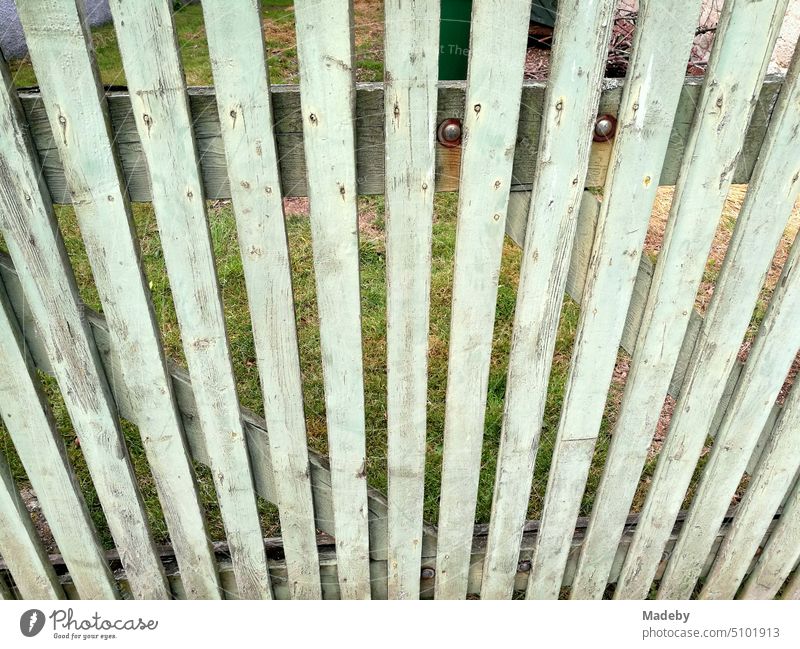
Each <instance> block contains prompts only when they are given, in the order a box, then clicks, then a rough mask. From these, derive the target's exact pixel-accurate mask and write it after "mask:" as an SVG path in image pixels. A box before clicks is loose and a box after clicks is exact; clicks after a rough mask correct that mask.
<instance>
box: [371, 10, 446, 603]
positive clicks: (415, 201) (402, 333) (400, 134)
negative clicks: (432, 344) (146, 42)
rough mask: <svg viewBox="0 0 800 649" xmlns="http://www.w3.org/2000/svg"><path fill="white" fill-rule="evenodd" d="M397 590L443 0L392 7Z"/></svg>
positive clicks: (392, 537)
mask: <svg viewBox="0 0 800 649" xmlns="http://www.w3.org/2000/svg"><path fill="white" fill-rule="evenodd" d="M384 13H385V23H386V37H385V51H386V55H385V59H386V60H385V72H384V77H385V80H386V85H385V90H384V99H385V114H386V117H385V119H386V346H387V350H386V358H387V360H386V381H387V404H386V414H387V429H388V430H387V436H388V479H389V492H388V497H389V520H388V528H389V557H388V569H389V575H388V594H389V597H390V598H391V599H418V598H419V583H420V580H419V575H420V569H421V561H422V527H423V504H424V489H425V449H426V439H427V409H428V324H429V311H430V284H431V242H432V227H433V196H434V171H435V167H434V164H435V150H436V140H435V138H434V137H433V133H434V132H435V130H436V121H435V120H436V99H437V93H436V77H437V71H438V70H437V62H438V51H439V28H438V25H439V5H438V3H420V4H415V3H412V4H411V5H410V6H409V5H408V3H404V2H403V1H402V0H389V1H388V2H387V3H386V5H385V7H384Z"/></svg>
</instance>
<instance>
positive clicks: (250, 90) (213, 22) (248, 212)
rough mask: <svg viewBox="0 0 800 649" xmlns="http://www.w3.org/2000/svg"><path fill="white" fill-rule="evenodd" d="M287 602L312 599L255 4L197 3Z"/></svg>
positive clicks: (310, 547)
mask: <svg viewBox="0 0 800 649" xmlns="http://www.w3.org/2000/svg"><path fill="white" fill-rule="evenodd" d="M203 15H204V18H205V26H206V35H207V37H208V47H209V55H210V58H211V67H212V71H213V73H214V79H215V83H216V93H217V107H218V110H219V118H220V127H221V131H222V140H223V143H224V145H225V155H226V160H227V163H228V175H229V177H230V187H231V194H232V196H233V211H234V214H235V217H236V226H237V234H238V238H239V249H240V252H241V257H242V264H243V267H244V273H245V285H246V287H247V298H248V302H249V305H250V317H251V322H252V327H253V339H254V342H255V348H256V358H257V362H258V371H259V377H260V379H261V387H262V392H263V395H264V413H265V417H266V420H267V426H268V427H269V443H270V449H271V451H272V453H271V456H272V468H273V474H274V480H275V490H276V495H277V500H278V507H279V514H280V520H281V530H282V533H283V537H284V547H285V550H286V565H287V569H288V571H289V579H288V583H287V586H288V588H289V592H290V594H291V597H292V599H319V598H320V597H321V591H320V584H319V568H318V560H317V546H316V539H315V534H316V532H315V529H314V522H313V521H314V504H313V501H312V497H311V479H310V473H309V469H308V451H307V448H306V426H305V416H304V413H303V389H302V382H301V377H300V356H299V352H298V346H297V331H296V327H295V313H294V301H293V293H292V278H291V274H290V265H289V248H288V242H287V238H286V227H285V224H284V215H283V202H282V197H281V191H280V177H279V176H278V162H277V157H276V156H277V153H276V149H275V138H274V136H273V133H272V130H273V123H272V111H271V108H272V107H271V105H270V93H269V78H268V74H267V66H266V63H265V59H264V44H263V43H264V37H263V34H262V31H261V14H260V2H259V1H258V0H251V1H247V2H236V3H230V2H225V1H224V0H207V1H206V2H204V3H203Z"/></svg>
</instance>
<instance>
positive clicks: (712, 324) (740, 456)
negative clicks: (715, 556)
mask: <svg viewBox="0 0 800 649" xmlns="http://www.w3.org/2000/svg"><path fill="white" fill-rule="evenodd" d="M798 152H800V52H799V53H798V55H797V56H795V61H794V64H793V65H792V67H791V70H790V74H789V75H788V76H787V81H786V84H785V85H784V87H783V90H782V91H781V95H780V97H779V98H778V103H777V105H776V107H775V111H774V113H773V117H772V121H771V122H770V127H769V131H768V133H767V136H766V138H765V140H764V145H763V149H762V153H761V156H760V158H759V161H758V164H757V166H756V169H755V172H754V173H753V178H752V181H751V183H750V189H749V191H748V194H747V197H746V199H745V202H744V205H743V207H742V210H741V212H740V213H739V216H738V218H737V220H736V230H735V231H734V234H733V238H732V240H731V243H730V244H729V246H728V251H727V253H726V257H725V262H724V264H723V266H722V271H721V275H720V278H719V280H718V281H717V285H716V287H715V289H714V297H713V298H712V301H711V304H710V305H709V308H708V310H707V312H706V317H705V320H704V321H703V326H702V329H701V331H700V336H699V339H698V343H697V345H696V347H695V350H694V353H693V357H692V364H691V365H690V367H689V373H688V375H687V379H686V380H687V383H686V386H687V387H686V388H685V394H684V395H683V396H682V397H681V399H680V400H679V402H678V409H676V413H675V417H674V418H673V424H672V426H671V429H670V432H669V436H668V439H667V440H666V443H665V445H664V448H663V451H662V452H666V453H669V454H670V455H668V457H669V458H670V459H672V458H673V455H672V454H674V453H676V449H678V448H680V449H681V453H682V454H681V456H680V458H676V459H675V460H674V461H673V462H671V464H672V467H671V469H670V471H669V472H668V473H666V474H665V475H666V479H665V481H664V482H662V483H661V484H657V483H656V482H654V483H653V486H652V487H651V489H659V488H660V489H662V490H665V489H670V490H671V489H677V490H681V491H682V488H681V487H682V486H683V484H684V482H686V483H688V481H689V479H690V478H691V474H692V470H693V468H694V465H695V462H696V461H697V459H698V456H699V452H700V449H701V448H702V445H703V443H704V442H705V439H706V435H707V433H708V430H709V427H710V424H711V420H712V418H713V410H714V409H713V408H709V407H704V406H707V405H708V404H713V403H717V402H718V401H719V399H720V397H721V396H722V392H723V390H724V388H725V385H724V382H723V381H720V380H719V377H720V376H727V375H728V374H729V373H730V371H731V369H732V367H733V364H734V363H735V362H736V356H737V353H738V351H739V347H740V341H741V340H742V337H743V335H744V332H745V330H746V329H747V326H748V324H749V322H750V317H751V315H752V305H753V304H754V303H755V301H756V299H757V298H758V294H759V291H760V290H761V286H762V284H763V280H764V278H765V277H766V274H767V271H768V270H769V268H770V265H771V263H772V257H773V255H774V253H775V248H776V246H777V245H778V242H779V241H780V239H781V236H782V235H783V231H784V228H785V226H786V222H787V220H788V218H789V215H790V214H791V212H792V208H793V207H794V205H795V202H796V200H797V197H798V195H800V155H799V154H798ZM798 263H800V240H798V243H796V244H795V245H794V250H793V251H792V254H791V255H790V257H789V259H788V260H787V261H786V262H785V264H784V269H783V276H782V278H781V280H780V281H779V282H778V285H777V287H776V289H775V292H774V294H773V297H772V301H771V304H770V306H769V310H768V312H767V315H766V317H765V318H764V322H763V323H762V325H761V329H760V332H759V336H758V338H757V339H756V341H755V343H754V345H753V347H752V349H751V350H750V354H749V356H748V359H747V363H746V365H745V367H744V371H743V373H742V375H741V377H740V378H739V380H738V382H737V385H736V393H735V394H734V396H733V398H732V400H731V402H730V403H729V404H728V409H727V412H726V414H725V418H724V419H723V421H722V424H721V426H720V427H719V430H718V431H717V434H716V436H715V438H714V444H713V446H712V449H711V456H710V458H709V460H708V463H707V464H706V466H705V469H704V470H703V476H702V479H701V481H700V484H699V486H698V487H697V491H696V492H695V495H694V498H693V499H692V505H691V509H690V511H689V516H688V517H687V519H686V522H685V523H684V525H683V530H682V532H681V535H680V538H679V539H678V542H677V543H676V544H675V548H674V549H673V551H672V554H671V558H670V561H669V563H668V564H667V568H666V571H665V572H664V575H663V577H662V578H661V584H660V587H659V591H658V595H659V597H660V598H662V599H688V598H689V597H690V596H691V594H692V592H693V590H694V585H695V583H696V581H697V578H698V577H699V576H700V572H701V571H702V569H703V566H704V564H705V561H706V557H708V553H709V551H710V550H711V546H712V545H713V543H714V537H715V536H716V530H717V529H719V526H720V524H721V523H722V520H723V518H724V517H725V512H726V510H727V509H728V507H729V505H730V502H731V498H732V497H733V495H734V493H735V492H736V488H737V486H738V484H739V481H740V479H741V477H742V474H743V472H744V471H745V469H746V468H747V462H748V459H749V458H750V457H751V456H752V454H753V449H754V448H755V446H756V443H757V442H758V439H759V437H760V435H761V431H762V430H763V429H764V425H765V424H766V422H767V420H768V419H769V416H770V413H771V412H772V407H773V404H774V403H775V398H776V397H777V395H778V392H779V391H780V389H781V386H782V385H783V382H784V379H785V377H786V373H787V372H788V371H789V368H790V367H791V365H792V362H793V361H794V358H795V355H796V354H797V351H798V349H800V326H797V323H798V322H800V268H797V265H798ZM689 449H696V450H697V451H698V456H695V455H691V454H690V453H691V452H690V451H689ZM676 483H677V484H676ZM680 504H681V503H680V499H679V500H678V502H677V506H678V507H680Z"/></svg>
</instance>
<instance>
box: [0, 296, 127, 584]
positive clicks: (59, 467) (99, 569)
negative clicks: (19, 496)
mask: <svg viewBox="0 0 800 649" xmlns="http://www.w3.org/2000/svg"><path fill="white" fill-rule="evenodd" d="M24 350H25V347H24V339H23V338H22V334H21V333H20V331H19V326H18V324H17V319H16V316H15V315H14V311H13V310H12V308H11V304H10V303H9V301H8V296H7V295H6V291H5V288H4V287H3V285H2V283H0V367H2V368H3V371H2V373H0V416H2V419H3V422H4V423H5V426H6V430H8V433H9V435H10V436H11V440H12V442H13V443H14V448H15V449H16V452H17V455H18V456H19V458H20V460H21V461H22V464H23V466H24V467H25V472H26V473H27V475H28V479H29V480H30V481H31V485H32V486H33V489H34V490H35V492H36V495H37V497H38V499H39V502H40V503H41V506H42V510H43V511H44V514H45V516H46V517H47V522H48V524H49V525H50V529H51V530H52V532H53V537H54V538H55V540H56V543H58V547H59V549H60V550H61V553H62V554H63V555H64V559H65V561H66V562H67V565H68V567H69V570H70V572H71V573H72V576H73V579H74V581H75V585H76V586H77V588H78V590H79V591H80V593H81V596H82V597H83V598H84V599H115V598H116V597H117V596H118V595H117V591H116V586H115V585H114V580H113V577H112V576H111V573H110V572H109V570H108V566H107V565H106V562H105V556H104V554H103V550H102V548H101V547H100V544H99V542H98V540H97V535H96V534H95V529H94V525H93V524H92V521H91V519H90V518H89V513H88V512H87V510H86V504H85V502H84V500H83V496H81V492H80V487H79V486H78V484H77V481H76V480H75V475H74V473H73V472H72V467H70V465H69V462H68V460H67V456H66V450H65V449H64V443H63V441H62V439H61V436H60V435H59V433H58V431H57V430H56V428H55V425H54V423H53V419H52V416H51V415H50V412H49V409H48V407H47V403H46V401H45V399H44V397H43V396H42V393H41V391H40V390H39V386H38V382H37V380H36V377H35V375H34V373H33V371H32V369H31V367H30V365H29V362H28V357H27V356H26V353H25V351H24Z"/></svg>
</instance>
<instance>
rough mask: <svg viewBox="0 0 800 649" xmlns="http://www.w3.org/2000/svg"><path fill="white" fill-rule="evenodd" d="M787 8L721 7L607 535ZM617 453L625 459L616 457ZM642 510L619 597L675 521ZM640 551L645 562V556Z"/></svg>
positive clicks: (641, 584) (669, 365) (651, 560)
mask: <svg viewBox="0 0 800 649" xmlns="http://www.w3.org/2000/svg"><path fill="white" fill-rule="evenodd" d="M785 7H786V2H785V1H784V0H770V1H769V2H760V3H750V2H747V1H746V0H733V2H730V3H726V4H725V7H724V9H723V15H722V18H721V21H720V25H719V28H718V31H717V34H716V38H715V41H714V42H715V48H714V50H713V53H712V56H711V61H710V63H709V67H708V72H707V75H706V82H705V85H704V88H703V92H702V95H701V98H700V102H699V104H698V108H697V114H696V116H695V122H694V126H693V128H692V132H691V135H690V140H689V142H688V143H687V146H686V154H685V157H684V161H683V165H682V169H681V173H680V177H679V181H678V185H677V187H676V190H675V195H674V198H673V202H672V208H671V211H670V218H669V220H668V223H667V228H666V232H665V235H664V242H663V245H662V249H661V252H660V253H659V256H658V261H657V264H656V269H655V274H654V277H653V283H652V286H651V289H650V294H649V298H648V303H647V307H646V309H645V313H644V319H643V322H642V328H641V330H640V335H639V340H638V341H637V344H636V353H635V354H634V359H633V362H632V365H631V372H630V374H629V376H628V380H627V383H626V386H625V394H624V396H623V401H622V406H621V410H620V415H619V418H618V421H617V425H616V428H615V431H614V434H613V437H612V446H611V449H610V450H609V457H610V458H612V460H611V461H614V462H615V466H623V467H624V470H623V471H621V472H619V473H614V474H612V473H610V472H608V471H606V472H605V473H604V476H603V479H602V482H603V483H604V484H603V485H602V487H601V488H602V490H603V493H604V494H605V499H604V500H603V501H601V500H598V501H597V502H596V503H595V512H593V516H594V517H596V518H597V520H598V521H603V526H604V528H605V529H604V532H603V533H604V534H606V535H608V536H609V537H617V538H619V534H620V533H621V531H622V527H623V525H624V516H625V515H626V514H627V513H628V511H629V508H630V504H631V500H632V497H633V494H634V491H635V485H636V483H637V482H638V478H639V475H640V472H641V469H642V466H643V464H644V461H645V458H646V455H647V448H648V445H649V442H650V439H651V437H652V434H653V431H654V430H655V427H656V422H657V420H658V417H659V414H660V411H661V408H662V405H663V403H664V398H665V396H666V394H667V390H668V387H669V383H670V379H671V377H672V373H673V370H674V368H675V363H676V361H677V359H678V355H679V353H680V349H681V345H682V343H683V338H684V334H685V332H686V326H687V324H688V321H689V315H690V313H691V312H692V308H693V303H694V299H695V295H696V292H697V287H698V285H699V283H700V280H701V277H702V274H703V270H704V268H705V262H706V258H707V255H708V251H709V249H710V247H711V242H712V239H713V236H714V232H715V230H716V226H717V219H718V217H719V214H720V213H721V211H722V206H723V203H724V200H725V197H726V195H727V192H728V188H729V186H730V182H731V178H732V173H733V169H734V168H735V166H736V161H737V160H738V157H739V153H740V150H741V145H742V141H743V137H744V133H745V130H746V128H747V124H748V121H749V117H750V114H751V112H752V106H753V103H754V102H753V101H752V100H753V97H756V96H758V90H759V86H760V83H761V80H762V78H763V75H764V72H765V70H766V65H767V62H768V60H769V57H770V54H771V52H772V46H773V45H774V42H775V39H776V38H777V29H778V26H779V25H780V19H779V17H782V15H783V13H782V11H781V9H785ZM723 383H724V381H723ZM706 407H707V404H706ZM618 454H621V455H622V456H623V458H624V461H622V460H621V459H618V458H615V457H614V456H616V455H618ZM677 491H678V490H677V489H676V490H675V492H677ZM684 493H685V489H684V490H682V491H681V493H680V494H679V495H678V496H677V498H678V499H679V500H682V498H683V494H684ZM670 495H673V496H674V492H671V494H670ZM651 502H652V500H651ZM679 506H680V503H679ZM645 509H646V511H645V512H644V513H643V515H642V518H640V521H644V520H648V523H644V522H640V526H639V527H637V535H636V537H635V538H634V541H633V544H632V546H631V550H630V551H629V552H628V555H627V558H626V563H625V565H624V568H623V572H622V575H621V578H620V581H619V583H618V586H617V589H616V591H615V597H617V598H640V597H644V596H645V595H646V594H647V592H648V590H649V588H650V584H651V582H652V578H653V576H654V574H655V571H656V568H657V566H658V562H659V561H660V559H661V551H662V549H663V547H664V543H663V542H662V537H663V536H664V535H665V534H666V535H668V534H669V531H670V530H671V527H672V523H673V522H674V515H673V512H671V511H670V510H665V511H666V512H667V515H666V516H665V517H664V518H668V519H669V520H668V521H666V522H663V521H661V520H660V518H661V517H660V516H659V511H660V510H659V509H658V508H653V507H652V505H651V506H650V507H649V508H648V506H647V505H646V506H645ZM621 511H624V514H623V515H622V516H620V513H621ZM674 513H677V509H676V510H675V512H674ZM651 517H652V518H651ZM657 518H658V519H659V520H655V519H657ZM654 524H655V525H657V526H658V527H657V528H656V527H653V526H652V525H654ZM651 535H657V536H658V538H651ZM656 546H657V550H656V549H655V548H656ZM644 552H647V557H646V559H645V558H644V557H642V556H641V555H642V554H643V553H644ZM640 558H641V560H640Z"/></svg>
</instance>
